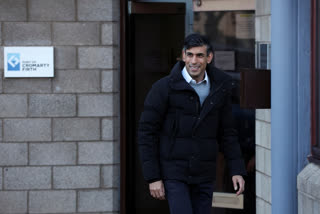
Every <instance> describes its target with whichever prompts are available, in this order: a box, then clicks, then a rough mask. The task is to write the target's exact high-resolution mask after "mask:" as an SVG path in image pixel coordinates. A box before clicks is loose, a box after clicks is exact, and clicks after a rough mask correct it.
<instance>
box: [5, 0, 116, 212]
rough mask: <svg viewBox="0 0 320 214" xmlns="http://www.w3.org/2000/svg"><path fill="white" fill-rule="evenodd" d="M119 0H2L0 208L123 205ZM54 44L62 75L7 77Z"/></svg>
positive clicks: (93, 209)
mask: <svg viewBox="0 0 320 214" xmlns="http://www.w3.org/2000/svg"><path fill="white" fill-rule="evenodd" d="M119 17H120V3H119V1H118V0H1V1H0V213H15V214H20V213H69V214H71V213H118V212H119V182H120V166H119V163H120V159H119V157H120V154H119V153H120V149H119V67H120V65H119V56H118V54H119V35H120V33H119ZM5 46H34V47H37V46H53V47H54V65H55V77H54V78H17V79H12V78H11V79H9V78H7V79H5V78H3V72H4V71H3V69H4V61H3V60H4V56H3V47H5Z"/></svg>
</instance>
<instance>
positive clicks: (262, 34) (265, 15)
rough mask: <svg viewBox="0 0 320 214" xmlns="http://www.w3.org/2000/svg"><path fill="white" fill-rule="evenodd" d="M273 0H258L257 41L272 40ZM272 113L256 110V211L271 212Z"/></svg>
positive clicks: (260, 212) (267, 213)
mask: <svg viewBox="0 0 320 214" xmlns="http://www.w3.org/2000/svg"><path fill="white" fill-rule="evenodd" d="M270 3H271V0H256V18H255V31H256V41H257V42H270V41H271V31H270V29H271V9H270ZM271 204H272V200H271V115H270V109H257V110H256V213H257V214H271Z"/></svg>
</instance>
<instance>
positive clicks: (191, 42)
mask: <svg viewBox="0 0 320 214" xmlns="http://www.w3.org/2000/svg"><path fill="white" fill-rule="evenodd" d="M204 45H205V46H206V47H207V55H209V54H210V53H213V49H212V45H211V44H210V41H209V39H208V38H207V37H205V36H202V35H200V34H197V33H193V34H190V35H188V36H187V37H186V38H185V39H184V43H183V51H186V50H188V49H190V48H193V47H200V46H204Z"/></svg>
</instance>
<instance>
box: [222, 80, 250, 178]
mask: <svg viewBox="0 0 320 214" xmlns="http://www.w3.org/2000/svg"><path fill="white" fill-rule="evenodd" d="M228 84H231V82H230V83H228ZM230 87H231V86H230ZM230 87H228V88H230ZM220 114H221V115H220V117H219V118H220V121H219V129H220V130H219V134H220V136H219V139H220V141H221V144H222V145H221V146H222V151H223V153H224V156H225V158H226V160H227V165H228V168H229V173H230V175H231V176H234V175H246V174H247V172H246V169H245V164H244V160H243V158H242V153H241V149H240V144H239V143H238V133H237V130H236V129H235V127H234V119H233V115H232V100H231V91H228V90H226V92H225V99H224V104H223V107H222V108H221V110H220Z"/></svg>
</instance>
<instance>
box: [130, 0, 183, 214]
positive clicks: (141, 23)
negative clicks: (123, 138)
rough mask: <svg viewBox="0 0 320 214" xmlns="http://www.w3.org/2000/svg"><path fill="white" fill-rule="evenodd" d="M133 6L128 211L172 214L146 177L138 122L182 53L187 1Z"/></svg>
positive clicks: (145, 213)
mask: <svg viewBox="0 0 320 214" xmlns="http://www.w3.org/2000/svg"><path fill="white" fill-rule="evenodd" d="M129 7H130V8H129V11H131V13H130V14H129V38H128V39H130V41H129V52H130V54H129V56H128V57H129V65H127V66H128V68H127V74H126V76H127V80H126V82H127V85H126V86H127V92H126V93H127V96H126V103H127V107H126V109H127V114H126V115H127V118H126V121H127V128H126V130H127V133H126V134H127V142H126V169H127V170H126V191H125V194H126V196H125V197H126V210H127V213H130V214H135V213H136V214H150V213H152V214H169V209H168V205H167V202H166V201H159V200H155V199H153V198H152V197H151V196H150V194H149V188H148V184H147V183H146V182H145V181H144V179H143V175H142V171H141V166H140V159H139V154H138V150H137V141H136V140H137V125H138V121H139V118H140V114H141V111H142V110H143V103H144V99H145V97H146V94H147V93H148V91H149V89H150V88H151V86H152V84H153V83H154V82H155V81H157V80H159V79H160V78H162V77H164V76H166V75H168V74H169V73H170V70H171V68H172V67H173V65H174V64H175V63H176V62H177V59H178V58H179V57H180V55H181V49H182V44H183V40H184V36H185V35H184V32H185V29H184V28H185V4H184V3H137V2H131V6H130V5H129Z"/></svg>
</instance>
